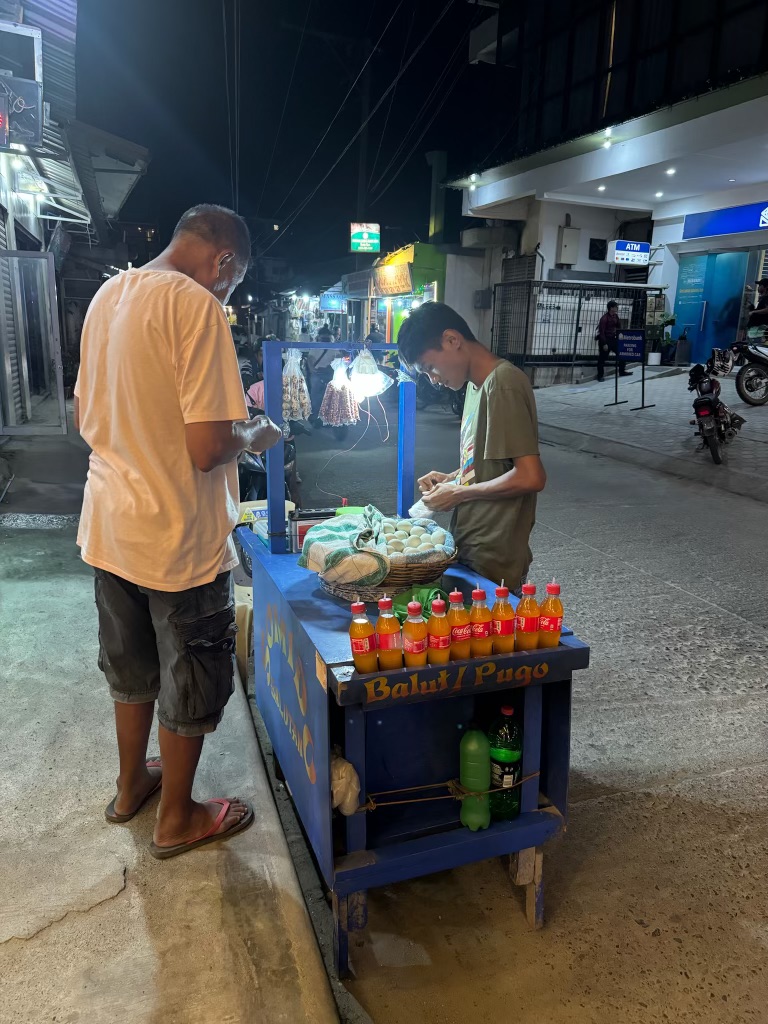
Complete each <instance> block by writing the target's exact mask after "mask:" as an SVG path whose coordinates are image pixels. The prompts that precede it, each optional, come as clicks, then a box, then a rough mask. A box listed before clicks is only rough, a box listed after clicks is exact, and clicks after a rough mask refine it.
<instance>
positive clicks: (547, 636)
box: [539, 580, 563, 647]
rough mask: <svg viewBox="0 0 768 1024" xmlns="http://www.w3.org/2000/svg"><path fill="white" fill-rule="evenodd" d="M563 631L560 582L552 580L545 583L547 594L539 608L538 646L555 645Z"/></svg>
mask: <svg viewBox="0 0 768 1024" xmlns="http://www.w3.org/2000/svg"><path fill="white" fill-rule="evenodd" d="M562 631H563V602H562V601H561V600H560V584H559V583H555V581H554V580H552V582H551V583H548V584H547V596H546V597H545V598H544V600H543V601H542V602H541V608H540V609H539V647H557V645H558V644H559V643H560V634H561V633H562Z"/></svg>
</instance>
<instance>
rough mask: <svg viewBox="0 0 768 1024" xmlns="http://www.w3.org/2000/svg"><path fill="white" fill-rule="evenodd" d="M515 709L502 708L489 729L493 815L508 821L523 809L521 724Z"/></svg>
mask: <svg viewBox="0 0 768 1024" xmlns="http://www.w3.org/2000/svg"><path fill="white" fill-rule="evenodd" d="M514 714H515V709H514V708H512V707H503V708H501V714H500V716H499V717H498V718H497V719H496V721H495V722H494V723H493V725H492V726H491V728H490V730H489V732H488V742H489V743H490V747H491V788H492V789H493V790H499V792H493V793H491V795H490V809H491V817H492V818H493V820H494V821H509V820H510V818H516V817H517V815H518V814H519V813H520V786H518V785H516V783H518V782H519V781H520V779H521V777H522V758H523V741H522V734H521V732H520V727H519V725H518V724H517V722H515V720H514Z"/></svg>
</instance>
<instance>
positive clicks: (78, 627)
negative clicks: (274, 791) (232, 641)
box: [0, 516, 338, 1024]
mask: <svg viewBox="0 0 768 1024" xmlns="http://www.w3.org/2000/svg"><path fill="white" fill-rule="evenodd" d="M14 521H16V522H18V521H19V520H18V518H17V517H2V516H0V546H1V547H2V551H3V557H2V563H1V564H0V588H1V589H2V606H0V618H1V619H2V638H3V640H2V653H3V659H2V672H1V674H2V676H3V677H4V678H3V679H2V686H3V692H4V696H5V700H4V707H3V715H2V719H0V818H1V819H2V825H1V827H0V864H2V871H1V872H0V1021H2V1022H3V1024H11V1022H13V1024H42V1022H43V1021H45V1022H51V1021H58V1022H67V1024H73V1022H76V1021H81V1022H82V1024H119V1022H125V1024H220V1022H224V1021H226V1022H231V1024H253V1022H255V1021H260V1022H264V1024H272V1022H277V1021H290V1022H292V1024H293V1022H305V1021H306V1022H312V1024H323V1022H326V1021H336V1020H338V1016H337V1013H336V1008H335V1005H334V1002H333V997H332V994H331V990H330V987H329V983H328V979H327V976H326V974H325V971H324V968H323V964H322V961H321V958H320V955H319V952H318V948H317V944H316V941H315V936H314V933H313V931H312V926H311V923H310V920H309V917H308V914H307V910H306V906H305V904H304V900H303V898H302V894H301V891H300V889H299V885H298V882H297V879H296V874H295V871H294V867H293V864H292V861H291V857H290V854H289V851H288V847H287V845H286V841H285V838H284V836H283V832H282V829H281V826H280V822H279V820H278V817H277V813H276V810H275V806H274V802H273V800H272V796H271V793H270V790H269V786H268V784H267V781H266V777H265V774H264V766H263V763H262V760H261V757H260V754H259V751H258V747H257V743H256V737H255V735H254V731H253V726H252V723H251V718H250V714H249V711H248V706H247V701H246V699H245V695H244V693H243V692H242V689H241V688H239V687H238V689H237V692H236V694H235V696H233V698H232V699H231V701H230V703H229V706H228V708H227V712H226V714H225V717H224V721H223V723H222V725H221V726H220V728H219V730H218V731H217V732H216V733H215V734H214V735H213V736H212V737H210V738H209V739H208V740H207V741H206V744H205V748H204V751H203V760H202V763H201V768H200V771H199V772H198V779H197V786H196V790H197V792H196V795H197V796H198V797H200V798H203V797H207V796H221V795H239V796H242V797H244V798H246V799H248V800H251V801H253V802H254V804H255V807H256V810H257V820H256V824H255V825H254V826H253V827H252V828H251V829H249V830H248V831H247V832H245V833H243V834H242V835H241V836H238V837H236V838H235V839H233V840H231V841H230V842H228V843H222V844H215V845H213V846H210V847H208V848H206V849H204V850H200V851H196V852H194V853H190V854H189V855H186V856H183V857H180V858H178V859H175V860H172V861H168V862H159V861H156V860H154V859H153V858H152V857H151V856H150V854H149V852H148V843H149V841H150V838H151V832H152V824H153V818H154V812H155V809H156V804H152V805H150V806H149V807H148V808H147V809H146V810H145V811H144V812H142V813H141V814H140V815H139V816H137V818H136V819H135V820H134V821H133V822H131V823H130V824H129V825H126V826H115V825H110V824H108V823H107V822H106V821H105V820H104V814H103V811H104V807H105V806H106V804H107V803H108V801H109V799H110V798H111V796H112V795H113V793H114V779H115V775H116V771H117V769H116V750H115V741H114V734H113V726H112V708H111V702H110V699H109V696H108V693H107V690H106V687H105V685H104V682H103V678H102V677H101V674H100V673H99V671H98V670H97V667H96V650H97V626H96V611H95V606H94V602H93V583H92V576H91V573H90V571H89V570H88V568H87V567H86V566H84V565H83V563H82V562H81V561H80V559H79V557H78V552H77V549H76V548H75V544H74V537H75V525H74V523H72V522H69V523H67V524H66V525H64V526H63V527H61V526H60V525H59V528H57V529H19V528H9V524H11V523H13V522H14ZM22 522H23V520H22ZM32 525H35V523H34V521H33V523H32ZM49 525H54V524H52V523H49ZM157 749H158V748H157V745H156V738H155V739H154V741H153V745H152V746H151V750H152V751H156V750H157Z"/></svg>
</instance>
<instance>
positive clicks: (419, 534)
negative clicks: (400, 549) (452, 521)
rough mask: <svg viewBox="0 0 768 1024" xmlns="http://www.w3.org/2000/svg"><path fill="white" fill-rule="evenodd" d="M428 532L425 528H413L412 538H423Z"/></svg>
mask: <svg viewBox="0 0 768 1024" xmlns="http://www.w3.org/2000/svg"><path fill="white" fill-rule="evenodd" d="M426 532H427V531H426V530H425V529H424V527H423V526H412V527H411V536H412V537H423V536H424V534H425V533H426Z"/></svg>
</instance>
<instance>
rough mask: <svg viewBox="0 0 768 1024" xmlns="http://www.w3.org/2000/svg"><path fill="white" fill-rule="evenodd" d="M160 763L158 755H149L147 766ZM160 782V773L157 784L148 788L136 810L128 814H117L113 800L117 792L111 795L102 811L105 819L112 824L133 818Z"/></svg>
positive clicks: (159, 765)
mask: <svg viewBox="0 0 768 1024" xmlns="http://www.w3.org/2000/svg"><path fill="white" fill-rule="evenodd" d="M161 765H162V762H161V760H160V758H159V757H151V758H149V760H148V761H147V768H160V767H161ZM162 784H163V777H162V775H161V776H160V778H159V779H158V780H157V785H156V786H155V787H154V788H153V789H150V791H149V792H148V793H147V795H146V796H145V797H144V799H143V800H142V801H141V803H140V804H139V806H138V807H137V808H136V810H135V811H131V813H130V814H118V813H117V811H116V810H115V800H117V794H115V796H114V797H113V799H112V801H111V802H110V803H109V804H108V806H107V809H106V810H105V811H104V817H105V818H106V819H107V821H109V822H111V823H112V824H113V825H124V824H125V822H126V821H130V820H131V818H135V817H136V815H137V814H138V813H139V811H140V810H141V808H142V807H143V806H144V804H145V803H146V802H147V801H148V800H149V798H150V797H152V796H154V795H155V793H156V792H157V791H158V789H160V787H161V786H162Z"/></svg>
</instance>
